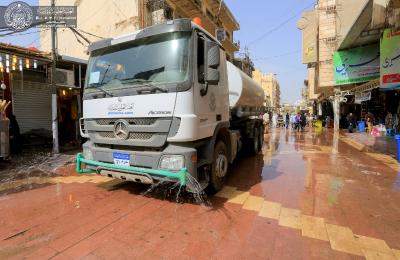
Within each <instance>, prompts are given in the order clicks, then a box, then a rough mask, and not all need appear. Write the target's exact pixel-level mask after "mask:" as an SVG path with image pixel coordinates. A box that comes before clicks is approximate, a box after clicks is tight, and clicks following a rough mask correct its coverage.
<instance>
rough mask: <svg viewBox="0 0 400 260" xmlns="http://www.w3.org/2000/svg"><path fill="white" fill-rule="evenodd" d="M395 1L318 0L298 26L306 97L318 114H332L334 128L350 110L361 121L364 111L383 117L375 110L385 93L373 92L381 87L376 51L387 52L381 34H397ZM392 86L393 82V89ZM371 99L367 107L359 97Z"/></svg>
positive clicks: (399, 17) (399, 14)
mask: <svg viewBox="0 0 400 260" xmlns="http://www.w3.org/2000/svg"><path fill="white" fill-rule="evenodd" d="M399 2H400V1H399V0H352V1H347V0H319V1H318V2H317V3H316V5H315V8H313V10H310V11H307V12H304V13H303V16H302V18H301V19H300V20H299V22H298V28H299V29H300V30H302V35H303V63H304V64H307V67H308V79H307V83H308V86H307V89H308V96H309V99H310V100H312V101H313V102H314V107H316V108H317V109H316V110H317V114H319V115H323V116H325V115H329V116H334V119H335V129H336V130H338V129H339V126H340V123H339V119H340V117H343V116H344V115H346V114H348V113H350V112H351V113H355V114H357V115H358V118H359V119H361V118H364V116H365V114H366V113H367V112H368V111H374V112H375V113H378V110H379V111H381V112H379V114H380V115H379V116H380V118H381V119H382V117H383V113H382V111H388V108H386V109H383V108H378V104H384V103H385V102H384V100H385V99H387V98H384V96H387V94H382V93H378V92H377V91H376V89H377V88H379V87H382V86H383V83H384V80H383V76H382V57H380V56H381V55H380V53H381V52H382V51H385V50H387V49H388V48H386V47H385V48H384V49H382V43H383V42H387V41H385V37H384V35H385V31H386V32H387V30H390V32H388V33H389V35H392V36H393V37H394V36H397V31H398V30H399V23H400V9H399V8H400V3H399ZM392 36H391V37H392ZM391 37H390V38H391ZM392 42H395V40H393V41H392ZM388 44H389V46H390V44H392V45H393V43H388ZM390 49H393V48H390V47H389V51H388V52H390ZM392 54H393V55H394V56H393V57H396V54H395V53H392ZM391 64H392V63H391ZM393 75H397V74H396V73H395V74H390V75H389V76H391V77H392V78H391V79H390V80H391V82H392V81H393V80H396V77H395V76H393ZM395 85H396V84H393V82H392V85H391V87H392V89H393V86H394V88H396V86H395ZM374 89H375V90H374ZM371 92H373V93H372V95H371ZM360 96H363V97H364V98H361V99H360ZM371 96H372V97H374V96H375V97H379V98H378V99H379V101H376V102H374V103H373V102H371V103H370V106H369V107H368V105H367V104H368V103H367V102H366V100H364V99H370V98H371ZM389 99H390V98H389ZM389 110H390V109H389ZM391 110H394V108H392V109H391ZM381 121H382V120H381Z"/></svg>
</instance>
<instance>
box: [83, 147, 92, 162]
mask: <svg viewBox="0 0 400 260" xmlns="http://www.w3.org/2000/svg"><path fill="white" fill-rule="evenodd" d="M83 157H85V159H87V160H93V153H92V150H90V148H89V147H83Z"/></svg>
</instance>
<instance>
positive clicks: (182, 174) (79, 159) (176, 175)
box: [76, 153, 187, 186]
mask: <svg viewBox="0 0 400 260" xmlns="http://www.w3.org/2000/svg"><path fill="white" fill-rule="evenodd" d="M82 163H85V164H87V165H94V166H98V167H102V168H104V169H108V170H120V171H124V172H128V173H133V174H134V173H139V174H140V173H143V174H148V175H150V176H155V177H168V178H171V179H176V180H178V181H179V182H180V184H181V186H185V185H186V183H187V177H186V175H187V170H186V168H182V169H181V170H180V171H179V172H170V171H163V170H153V169H146V168H139V167H126V166H119V165H115V164H112V163H103V162H97V161H93V160H88V159H85V158H84V157H83V154H81V153H78V154H77V155H76V171H77V172H78V173H93V172H96V171H95V170H92V169H82V167H81V164H82Z"/></svg>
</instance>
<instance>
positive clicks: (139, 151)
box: [77, 19, 264, 192]
mask: <svg viewBox="0 0 400 260" xmlns="http://www.w3.org/2000/svg"><path fill="white" fill-rule="evenodd" d="M89 52H90V58H89V63H88V69H87V78H86V84H85V89H84V94H83V99H84V101H83V118H81V123H80V125H81V135H82V137H85V138H87V139H88V140H87V142H86V143H84V145H83V152H82V153H80V154H78V155H77V171H78V172H79V173H89V172H96V173H98V174H101V175H105V176H109V177H114V178H119V179H123V180H127V181H134V182H140V183H146V184H152V183H155V182H158V181H160V180H164V181H165V180H167V181H171V182H179V183H180V184H181V185H183V186H186V189H187V190H188V191H193V190H195V189H196V190H198V189H199V186H200V189H205V188H207V187H208V189H210V190H211V191H214V192H215V191H218V190H220V189H221V188H222V187H223V185H224V180H225V178H226V175H227V171H228V165H229V164H230V163H232V162H233V161H234V159H235V158H236V156H237V154H238V152H239V151H240V150H242V149H244V148H247V151H248V152H250V153H252V154H256V153H258V152H259V151H260V150H261V147H262V144H263V138H264V130H263V122H262V119H259V115H260V114H261V113H263V112H264V107H263V104H264V92H263V90H262V88H261V87H260V86H259V85H257V83H255V82H254V81H253V80H252V79H251V78H250V77H248V76H247V75H246V74H244V73H243V72H242V71H240V70H239V69H238V68H237V67H235V66H234V65H233V64H231V63H229V62H227V60H226V55H225V51H224V50H223V48H222V46H221V44H220V43H219V42H218V41H217V40H216V39H215V38H214V37H212V36H211V35H209V34H208V33H207V32H206V31H205V30H204V29H203V28H201V27H200V26H197V25H196V24H194V23H193V22H191V21H190V20H188V19H179V20H174V21H168V22H167V23H165V24H161V25H156V26H153V27H149V28H146V29H143V30H141V31H138V32H135V33H132V34H128V35H124V36H120V37H117V38H110V39H104V40H101V41H98V42H95V43H93V44H91V45H90V46H89Z"/></svg>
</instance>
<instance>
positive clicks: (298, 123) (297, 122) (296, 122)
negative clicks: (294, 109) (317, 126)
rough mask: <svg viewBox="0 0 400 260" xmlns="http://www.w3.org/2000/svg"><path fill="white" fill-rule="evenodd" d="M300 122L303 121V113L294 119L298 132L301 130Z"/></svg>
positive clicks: (295, 128)
mask: <svg viewBox="0 0 400 260" xmlns="http://www.w3.org/2000/svg"><path fill="white" fill-rule="evenodd" d="M300 123H301V115H300V113H298V114H297V115H296V117H295V119H294V130H297V132H300V128H301V126H300Z"/></svg>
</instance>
